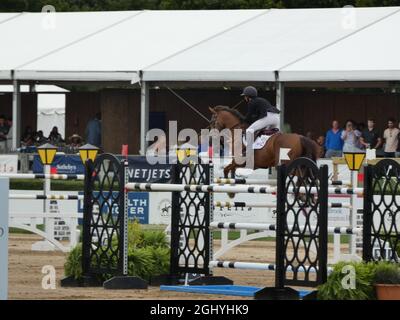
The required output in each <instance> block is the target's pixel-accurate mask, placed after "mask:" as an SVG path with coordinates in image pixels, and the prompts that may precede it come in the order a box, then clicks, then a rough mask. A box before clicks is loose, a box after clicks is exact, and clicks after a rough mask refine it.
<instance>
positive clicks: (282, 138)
mask: <svg viewBox="0 0 400 320" xmlns="http://www.w3.org/2000/svg"><path fill="white" fill-rule="evenodd" d="M210 111H211V112H212V114H213V117H212V119H211V122H210V127H211V128H212V129H217V130H223V129H229V130H230V132H231V136H232V139H233V137H234V130H235V129H243V131H244V129H246V128H247V126H246V125H245V123H244V122H243V120H244V117H243V115H242V114H241V113H240V112H239V111H237V110H235V109H231V108H229V107H226V106H216V107H215V108H210ZM234 143H235V141H232V146H233V145H234ZM281 148H288V149H290V151H289V153H288V155H289V158H290V160H286V161H281V162H282V163H290V162H292V161H294V160H295V159H297V158H300V157H307V158H310V159H311V160H314V161H316V160H317V158H318V154H319V146H318V144H317V143H316V142H315V141H313V140H311V139H309V138H307V137H304V136H301V135H299V134H294V133H275V134H274V135H273V136H271V137H270V138H269V140H268V141H267V143H266V144H265V146H264V147H263V148H262V149H259V150H254V159H253V163H254V168H253V169H267V168H271V167H276V166H277V165H278V164H279V150H280V149H281ZM245 166H246V164H245V163H242V164H240V165H239V164H237V163H236V162H235V158H233V159H232V163H230V164H229V165H228V166H227V167H225V168H224V175H225V178H227V177H228V175H229V173H230V172H233V173H235V171H236V169H237V168H240V167H245Z"/></svg>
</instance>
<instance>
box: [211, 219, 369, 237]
mask: <svg viewBox="0 0 400 320" xmlns="http://www.w3.org/2000/svg"><path fill="white" fill-rule="evenodd" d="M210 227H211V228H214V229H230V230H260V231H276V225H275V224H267V223H241V222H237V223H236V222H217V221H214V222H211V223H210ZM287 228H288V230H289V231H290V232H292V231H296V232H299V233H300V232H303V231H305V232H306V233H307V231H308V232H309V231H311V232H314V231H315V230H316V228H317V227H316V226H309V227H308V226H293V225H290V226H287ZM328 233H329V234H358V235H361V234H362V228H348V227H328Z"/></svg>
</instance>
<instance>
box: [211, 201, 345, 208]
mask: <svg viewBox="0 0 400 320" xmlns="http://www.w3.org/2000/svg"><path fill="white" fill-rule="evenodd" d="M214 207H216V208H276V203H273V202H265V203H255V202H229V201H216V202H214ZM328 207H329V208H349V209H350V208H351V205H350V204H348V203H341V202H329V203H328ZM304 208H309V207H304Z"/></svg>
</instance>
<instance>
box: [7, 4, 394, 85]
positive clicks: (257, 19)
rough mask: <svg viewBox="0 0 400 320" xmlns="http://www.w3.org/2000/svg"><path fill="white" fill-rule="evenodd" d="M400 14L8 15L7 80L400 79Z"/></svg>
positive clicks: (339, 11) (308, 11)
mask: <svg viewBox="0 0 400 320" xmlns="http://www.w3.org/2000/svg"><path fill="white" fill-rule="evenodd" d="M349 10H350V11H349ZM352 18H353V20H350V22H354V23H350V24H348V22H349V19H352ZM399 18H400V8H399V7H382V8H357V9H353V11H351V9H342V8H340V9H288V10H286V9H282V10H281V9H272V10H215V11H212V10H211V11H203V10H199V11H124V12H80V13H54V14H53V13H50V14H49V13H22V14H0V34H2V41H3V43H6V44H7V46H2V50H0V80H1V79H11V77H12V76H13V77H14V78H16V79H21V80H50V81H53V80H54V81H60V80H67V81H68V80H71V81H92V80H93V81H131V80H133V81H137V80H138V79H139V77H138V75H139V74H140V72H139V71H141V72H142V73H141V74H142V76H143V79H144V80H146V81H275V80H276V76H277V74H278V72H279V79H280V80H281V81H341V80H359V81H379V80H399V79H400V77H399V76H400V62H399V60H398V56H399V54H400V44H399V43H398V42H397V41H395V39H394V38H393V39H392V36H391V34H393V33H394V32H395V30H399V27H400V19H399Z"/></svg>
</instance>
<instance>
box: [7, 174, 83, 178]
mask: <svg viewBox="0 0 400 320" xmlns="http://www.w3.org/2000/svg"><path fill="white" fill-rule="evenodd" d="M0 177H5V178H10V179H51V180H84V179H85V175H83V174H53V173H50V174H43V173H1V174H0Z"/></svg>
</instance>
